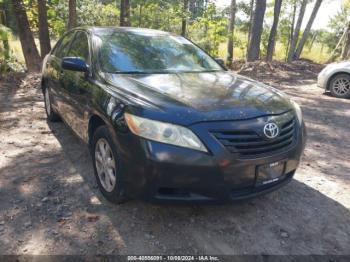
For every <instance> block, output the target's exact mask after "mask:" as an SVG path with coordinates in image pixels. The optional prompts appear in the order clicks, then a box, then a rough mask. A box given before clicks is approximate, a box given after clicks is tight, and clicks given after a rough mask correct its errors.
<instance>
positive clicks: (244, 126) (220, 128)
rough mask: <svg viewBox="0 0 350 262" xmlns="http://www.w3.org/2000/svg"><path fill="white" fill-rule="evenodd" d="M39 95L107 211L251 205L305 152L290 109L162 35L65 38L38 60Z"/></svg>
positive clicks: (299, 122) (94, 33)
mask: <svg viewBox="0 0 350 262" xmlns="http://www.w3.org/2000/svg"><path fill="white" fill-rule="evenodd" d="M42 90H43V93H44V97H45V107H46V113H47V117H48V119H49V120H50V121H56V120H59V119H62V120H63V121H64V122H65V123H66V124H67V125H68V126H69V127H70V128H71V129H72V130H73V131H74V133H76V134H77V136H78V137H80V138H81V139H82V140H83V141H84V142H86V143H87V144H88V145H89V148H90V151H91V156H92V160H93V164H94V170H95V174H96V178H97V182H98V185H99V188H100V190H101V192H102V194H103V195H104V196H105V197H106V198H107V199H108V200H110V201H112V202H115V203H120V202H122V201H125V200H126V199H128V198H135V197H137V198H143V199H148V200H154V201H157V200H158V201H164V200H166V201H195V202H196V201H199V202H217V201H219V202H222V201H227V200H240V199H246V198H250V197H254V196H257V195H259V194H262V193H266V192H269V191H272V190H274V189H277V188H279V187H280V186H282V185H284V184H286V183H287V182H289V181H290V180H291V179H292V177H293V175H294V173H295V171H296V168H297V167H298V164H299V161H300V157H301V154H302V152H303V149H304V145H305V127H304V123H303V119H302V113H301V110H300V107H299V106H298V105H297V104H296V103H294V102H293V101H291V100H290V99H289V98H287V97H286V96H285V95H284V94H282V93H280V92H279V91H277V90H275V89H274V88H272V87H269V86H266V85H264V84H262V83H258V82H255V81H253V80H251V79H248V78H245V77H242V76H239V75H236V74H234V73H232V72H229V71H227V70H226V69H225V68H224V67H223V66H222V65H221V63H220V62H218V61H217V60H215V59H213V58H211V57H210V56H209V55H208V54H206V53H205V52H204V51H203V50H202V49H200V48H199V47H197V46H196V45H195V44H193V43H192V42H190V41H189V40H187V39H185V38H183V37H181V36H177V35H174V34H170V33H166V32H162V31H156V30H149V29H138V28H114V27H105V28H102V27H88V28H77V29H74V30H72V31H69V32H67V33H66V34H65V35H63V36H62V38H61V39H60V40H59V41H58V43H57V44H56V46H55V47H54V48H53V50H52V51H51V52H50V54H48V55H47V56H46V57H45V59H44V62H43V68H42Z"/></svg>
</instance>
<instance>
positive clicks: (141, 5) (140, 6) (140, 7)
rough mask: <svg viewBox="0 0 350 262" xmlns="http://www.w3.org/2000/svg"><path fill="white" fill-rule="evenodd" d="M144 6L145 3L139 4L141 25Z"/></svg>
mask: <svg viewBox="0 0 350 262" xmlns="http://www.w3.org/2000/svg"><path fill="white" fill-rule="evenodd" d="M142 8H143V3H142V4H140V5H139V27H141V24H142Z"/></svg>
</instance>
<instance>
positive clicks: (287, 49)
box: [285, 0, 297, 61]
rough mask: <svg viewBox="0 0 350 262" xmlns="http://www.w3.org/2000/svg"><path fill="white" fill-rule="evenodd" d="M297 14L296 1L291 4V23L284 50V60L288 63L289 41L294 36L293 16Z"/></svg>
mask: <svg viewBox="0 0 350 262" xmlns="http://www.w3.org/2000/svg"><path fill="white" fill-rule="evenodd" d="M296 12H297V2H296V0H294V2H293V14H292V23H291V25H290V34H289V37H288V43H287V48H286V58H285V60H286V61H288V53H289V50H290V44H291V41H292V38H293V34H294V24H295V14H296Z"/></svg>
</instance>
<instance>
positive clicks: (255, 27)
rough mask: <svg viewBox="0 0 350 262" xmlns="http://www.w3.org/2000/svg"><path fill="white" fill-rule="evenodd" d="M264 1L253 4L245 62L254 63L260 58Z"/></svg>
mask: <svg viewBox="0 0 350 262" xmlns="http://www.w3.org/2000/svg"><path fill="white" fill-rule="evenodd" d="M265 10H266V0H257V1H256V3H255V9H254V15H253V23H252V29H251V36H250V40H249V46H248V53H247V60H248V61H255V60H258V59H259V56H260V42H261V34H262V30H263V23H264V16H265Z"/></svg>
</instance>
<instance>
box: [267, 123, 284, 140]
mask: <svg viewBox="0 0 350 262" xmlns="http://www.w3.org/2000/svg"><path fill="white" fill-rule="evenodd" d="M279 132H280V130H279V128H278V126H277V125H276V124H275V123H267V124H266V125H265V126H264V134H265V136H266V137H267V138H270V139H272V138H275V137H276V136H278V134H279Z"/></svg>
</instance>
